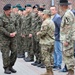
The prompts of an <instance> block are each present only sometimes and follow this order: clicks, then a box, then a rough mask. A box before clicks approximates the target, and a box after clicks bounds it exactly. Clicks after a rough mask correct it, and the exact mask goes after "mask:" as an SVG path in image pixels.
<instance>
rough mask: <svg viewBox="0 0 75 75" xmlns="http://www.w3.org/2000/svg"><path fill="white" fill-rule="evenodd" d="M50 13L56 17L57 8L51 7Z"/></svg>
mask: <svg viewBox="0 0 75 75" xmlns="http://www.w3.org/2000/svg"><path fill="white" fill-rule="evenodd" d="M50 11H51V14H52V15H54V14H56V13H57V11H56V8H55V7H50Z"/></svg>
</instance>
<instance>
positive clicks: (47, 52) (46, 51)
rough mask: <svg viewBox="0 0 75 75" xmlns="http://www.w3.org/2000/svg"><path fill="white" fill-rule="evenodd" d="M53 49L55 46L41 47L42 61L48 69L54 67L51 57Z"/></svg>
mask: <svg viewBox="0 0 75 75" xmlns="http://www.w3.org/2000/svg"><path fill="white" fill-rule="evenodd" d="M53 49H54V46H53V45H50V46H49V45H41V53H42V60H43V61H44V64H45V66H46V68H47V69H48V68H49V67H51V66H52V64H51V63H52V62H51V57H52V52H53Z"/></svg>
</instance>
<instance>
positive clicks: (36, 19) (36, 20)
mask: <svg viewBox="0 0 75 75" xmlns="http://www.w3.org/2000/svg"><path fill="white" fill-rule="evenodd" d="M38 8H39V6H37V5H35V6H33V17H32V35H33V36H32V39H33V42H32V44H33V51H34V55H35V56H36V61H35V62H34V63H32V65H34V66H36V65H37V64H40V62H41V61H40V45H39V39H38V38H37V35H36V33H37V32H38V31H39V30H40V28H41V24H42V20H41V18H40V16H38Z"/></svg>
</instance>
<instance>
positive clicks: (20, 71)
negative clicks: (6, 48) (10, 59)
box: [0, 52, 66, 75]
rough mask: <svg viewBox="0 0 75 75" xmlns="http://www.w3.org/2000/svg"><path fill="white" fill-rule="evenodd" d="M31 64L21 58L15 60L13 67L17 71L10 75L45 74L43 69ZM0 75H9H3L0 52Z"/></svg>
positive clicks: (58, 74) (55, 72) (60, 73)
mask: <svg viewBox="0 0 75 75" xmlns="http://www.w3.org/2000/svg"><path fill="white" fill-rule="evenodd" d="M31 63H32V62H25V61H24V60H23V59H22V58H17V61H16V63H15V65H14V67H13V68H14V69H16V70H17V73H11V74H10V75H40V74H42V73H44V72H45V68H44V69H42V68H39V67H37V66H32V65H31ZM0 75H9V74H4V69H3V64H2V54H1V52H0ZM54 75H66V73H62V72H59V71H54Z"/></svg>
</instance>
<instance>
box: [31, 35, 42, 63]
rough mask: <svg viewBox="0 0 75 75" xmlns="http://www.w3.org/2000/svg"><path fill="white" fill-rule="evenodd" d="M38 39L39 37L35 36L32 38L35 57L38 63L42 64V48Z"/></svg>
mask: <svg viewBox="0 0 75 75" xmlns="http://www.w3.org/2000/svg"><path fill="white" fill-rule="evenodd" d="M36 38H37V37H35V36H33V37H32V39H33V42H32V45H33V52H34V55H35V56H36V61H38V62H41V48H40V44H39V41H38V40H36Z"/></svg>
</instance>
